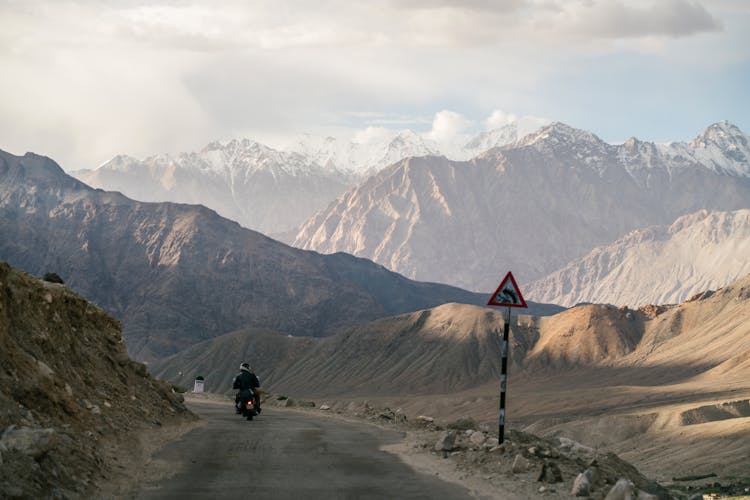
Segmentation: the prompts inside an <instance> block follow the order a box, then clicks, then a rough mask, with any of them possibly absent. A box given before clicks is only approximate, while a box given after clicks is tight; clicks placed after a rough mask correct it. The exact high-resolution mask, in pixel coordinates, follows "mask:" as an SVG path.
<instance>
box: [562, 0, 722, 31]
mask: <svg viewBox="0 0 750 500" xmlns="http://www.w3.org/2000/svg"><path fill="white" fill-rule="evenodd" d="M555 18H556V19H555V21H556V23H557V24H558V27H559V30H560V32H562V33H567V34H568V35H575V36H576V37H579V38H584V39H590V38H602V39H628V38H642V37H653V36H657V37H671V38H678V37H686V36H690V35H695V34H698V33H705V32H712V31H720V30H722V29H723V26H722V23H721V22H720V21H719V20H718V19H717V18H715V17H714V16H713V15H712V14H711V13H710V12H709V11H708V10H707V9H706V8H705V7H704V6H703V5H701V4H700V3H698V2H695V1H689V0H658V1H657V0H652V1H651V2H649V3H644V4H639V5H634V4H633V3H632V2H631V3H630V4H626V3H625V2H623V1H617V0H611V1H602V0H598V1H595V0H590V1H588V2H582V3H576V4H571V5H569V6H567V7H565V8H563V9H562V11H560V12H558V13H557V14H556V15H555Z"/></svg>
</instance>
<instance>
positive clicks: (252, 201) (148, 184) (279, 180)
mask: <svg viewBox="0 0 750 500" xmlns="http://www.w3.org/2000/svg"><path fill="white" fill-rule="evenodd" d="M521 127H522V128H521V130H530V129H531V128H532V125H531V124H528V123H523V124H521ZM518 135H519V124H518V123H512V124H509V125H506V126H504V127H502V128H500V129H496V130H492V131H489V132H484V133H482V134H480V135H478V136H476V137H474V138H472V139H470V140H469V141H468V142H467V143H465V144H463V145H461V146H459V147H450V146H449V145H447V144H446V145H440V144H438V143H437V142H435V141H432V140H430V139H427V138H425V137H423V136H421V135H419V134H417V133H416V132H413V131H411V130H404V131H401V132H399V133H396V134H394V135H385V136H383V137H379V138H376V139H372V140H369V141H366V142H355V141H342V140H340V139H337V138H334V137H325V138H322V137H316V136H312V135H303V136H301V137H300V138H299V139H298V140H297V141H295V142H293V143H292V144H290V145H289V147H288V148H287V149H286V150H284V151H279V150H276V149H273V148H270V147H268V146H265V145H263V144H260V143H258V142H255V141H251V140H249V139H242V140H232V141H229V142H226V143H220V142H212V143H211V144H208V145H207V146H205V147H204V148H203V149H202V150H201V151H200V152H193V153H180V154H178V155H176V156H170V155H157V156H152V157H149V158H146V159H143V160H138V159H136V158H133V157H130V156H127V155H120V156H116V157H115V158H113V159H112V160H110V161H108V162H106V163H104V164H103V165H101V166H100V167H98V168H96V169H87V170H77V171H73V172H71V174H72V175H74V176H75V177H77V178H78V179H80V180H82V181H83V182H85V183H87V184H89V185H91V186H93V187H97V188H101V189H104V190H107V191H120V192H122V193H123V194H125V195H126V196H128V197H131V198H133V199H135V200H139V201H157V202H159V201H173V202H180V203H195V204H202V205H206V206H207V207H210V208H212V209H214V210H216V211H217V212H218V213H219V214H221V215H222V216H224V217H227V218H230V219H232V220H235V221H237V222H239V223H240V224H241V225H243V226H245V227H247V228H250V229H255V230H257V231H260V232H262V233H264V234H268V235H283V233H285V232H288V231H290V230H293V229H295V228H296V227H297V226H299V225H300V224H302V223H303V222H305V221H306V220H307V219H308V218H309V217H310V216H312V215H313V214H315V213H316V212H317V211H319V210H322V209H324V208H325V207H326V206H328V204H329V203H331V202H332V201H333V200H335V199H336V198H337V197H338V196H339V195H340V194H342V193H343V192H344V191H346V190H347V189H349V188H350V187H352V186H354V185H356V184H357V183H358V182H360V181H362V180H363V179H364V178H366V177H367V175H369V174H371V173H374V172H377V171H379V170H380V169H382V168H384V167H386V166H388V165H391V164H393V163H396V162H397V161H400V160H402V159H404V158H410V157H415V156H427V155H441V154H446V155H449V156H451V157H454V158H462V159H463V158H470V157H473V156H475V155H476V154H479V153H481V152H484V151H486V150H487V149H490V148H493V147H498V146H503V145H505V144H508V143H510V142H514V141H516V140H517V139H518Z"/></svg>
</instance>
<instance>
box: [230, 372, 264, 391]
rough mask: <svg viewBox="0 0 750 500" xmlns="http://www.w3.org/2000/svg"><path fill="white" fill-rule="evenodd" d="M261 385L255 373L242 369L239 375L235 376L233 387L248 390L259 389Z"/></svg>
mask: <svg viewBox="0 0 750 500" xmlns="http://www.w3.org/2000/svg"><path fill="white" fill-rule="evenodd" d="M258 387H260V381H259V380H258V377H256V376H255V374H254V373H251V372H246V371H245V370H242V371H241V372H240V373H239V375H237V376H236V377H234V383H232V388H234V389H239V390H240V391H246V390H248V389H257V388H258Z"/></svg>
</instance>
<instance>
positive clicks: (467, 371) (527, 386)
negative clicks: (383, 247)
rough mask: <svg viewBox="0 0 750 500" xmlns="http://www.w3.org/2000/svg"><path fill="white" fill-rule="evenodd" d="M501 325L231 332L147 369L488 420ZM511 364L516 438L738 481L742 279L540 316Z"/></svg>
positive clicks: (445, 319)
mask: <svg viewBox="0 0 750 500" xmlns="http://www.w3.org/2000/svg"><path fill="white" fill-rule="evenodd" d="M514 318H515V316H514ZM502 326H503V319H502V315H501V314H500V312H499V311H493V310H489V309H487V308H482V307H477V306H471V305H462V304H446V305H442V306H439V307H437V308H434V309H429V310H424V311H418V312H414V313H408V314H404V315H399V316H395V317H392V318H386V319H381V320H378V321H375V322H372V323H369V324H366V325H360V326H357V327H352V328H350V329H349V330H347V331H345V332H342V333H340V334H337V335H335V336H333V337H327V338H325V339H317V340H314V341H313V342H311V344H310V345H306V346H304V348H299V347H300V346H299V345H296V346H295V347H290V345H291V344H290V343H291V342H292V341H294V342H297V341H296V340H295V339H287V338H285V337H283V336H281V335H275V336H272V335H271V334H268V333H266V334H264V336H260V335H258V334H257V333H254V332H238V333H236V334H233V335H232V336H225V337H222V338H219V339H215V340H213V341H211V342H210V343H209V342H207V343H204V344H201V345H200V346H195V347H194V348H193V349H192V350H191V351H186V352H184V353H179V354H177V355H175V356H174V357H172V358H169V359H165V360H162V361H161V362H159V363H157V364H154V365H152V366H151V369H152V370H153V373H155V374H156V375H158V376H159V377H162V378H165V379H167V380H171V381H175V382H180V383H189V382H190V381H191V380H192V378H193V377H195V375H196V374H201V373H208V372H209V370H215V371H214V372H213V373H212V376H213V377H214V379H215V380H216V381H217V387H218V389H219V390H223V388H224V387H226V386H227V385H228V383H229V380H230V377H231V375H232V374H233V373H234V371H235V370H236V366H238V364H239V362H240V361H242V360H243V359H247V360H250V361H251V362H252V363H253V364H254V365H255V367H256V371H257V372H258V374H259V375H260V376H261V377H262V379H263V385H264V387H265V388H266V389H267V390H270V391H272V392H274V393H277V394H278V393H281V394H287V395H289V396H291V397H297V398H302V399H314V400H318V401H319V400H322V401H340V402H341V403H340V404H342V405H346V404H347V401H352V399H356V398H367V399H368V400H369V401H378V402H379V403H378V404H381V405H382V406H388V407H390V408H401V409H402V411H403V412H404V413H405V414H408V415H411V416H412V417H414V416H416V415H420V414H426V415H433V416H434V415H440V416H441V417H442V418H444V419H451V418H453V419H455V418H458V417H462V416H467V415H468V416H471V417H472V418H474V419H476V420H477V421H490V422H496V418H497V396H498V381H499V361H500V355H501V342H500V335H501V332H502ZM270 344H273V345H274V346H276V347H274V348H273V349H272V352H283V353H284V355H283V356H276V357H273V358H269V357H268V354H267V353H266V351H264V350H263V349H261V348H260V347H254V346H267V345H270ZM228 345H232V346H233V347H232V348H228V347H227V346H228ZM284 345H287V347H284V348H283V350H282V349H281V348H280V346H284ZM222 346H223V347H222ZM230 353H237V354H234V355H232V354H230ZM291 353H294V354H291ZM510 355H511V359H510V367H509V373H510V378H509V384H510V389H509V391H510V396H509V399H508V401H509V406H508V411H509V415H512V417H511V420H510V421H511V422H512V424H511V425H513V426H514V427H515V428H519V427H522V428H528V429H531V430H532V431H534V432H536V433H552V434H554V435H559V434H560V433H562V434H563V435H565V436H568V437H571V438H573V439H575V440H576V441H579V442H582V443H584V444H586V445H588V446H591V447H594V448H596V449H599V450H613V451H615V452H617V453H618V454H621V455H622V456H623V458H626V459H627V460H628V461H630V462H632V463H634V464H636V465H637V466H638V467H639V468H641V467H644V468H645V469H646V470H647V471H648V473H649V474H661V475H662V479H664V478H665V477H666V478H668V477H671V476H669V474H672V475H678V476H679V475H690V474H705V473H710V472H718V471H721V472H722V473H726V474H735V475H736V474H738V473H741V472H742V471H743V470H746V469H743V468H745V467H746V457H747V453H749V452H750V439H748V430H747V429H748V427H747V423H748V422H749V421H750V406H748V401H750V386H748V384H747V380H750V362H749V360H750V275H748V276H746V277H744V278H742V279H740V280H738V281H737V282H735V283H733V284H732V285H730V286H727V287H724V288H722V289H720V290H717V291H715V292H711V291H706V292H704V293H703V294H701V295H700V296H697V297H695V298H693V299H692V300H689V301H687V302H684V303H682V304H680V305H675V306H653V305H652V306H646V307H642V308H640V309H628V308H617V307H614V306H608V305H595V304H592V305H583V306H578V307H574V308H572V309H569V310H566V311H563V312H561V313H559V314H556V315H553V316H548V317H544V318H536V317H531V316H524V315H520V316H518V317H517V321H514V322H513V325H512V328H511V345H510ZM217 360H219V361H218V363H217ZM206 362H208V363H206ZM219 366H221V367H224V366H227V368H226V369H223V368H219ZM180 372H182V375H180ZM706 457H711V459H710V460H707V459H706Z"/></svg>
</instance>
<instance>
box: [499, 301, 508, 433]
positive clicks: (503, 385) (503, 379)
mask: <svg viewBox="0 0 750 500" xmlns="http://www.w3.org/2000/svg"><path fill="white" fill-rule="evenodd" d="M509 337H510V307H509V308H508V315H507V316H506V318H505V325H504V326H503V350H502V354H501V362H500V418H499V420H498V426H497V442H498V444H503V441H504V440H505V398H506V396H505V394H506V392H507V389H508V339H509Z"/></svg>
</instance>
